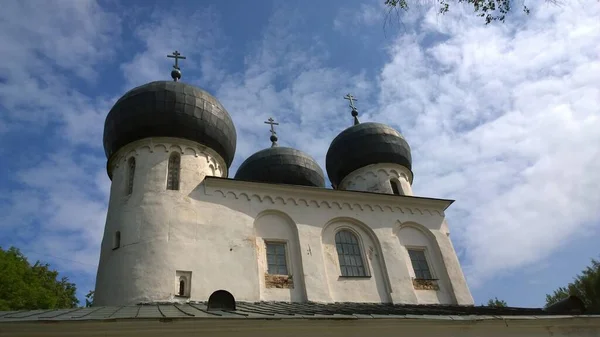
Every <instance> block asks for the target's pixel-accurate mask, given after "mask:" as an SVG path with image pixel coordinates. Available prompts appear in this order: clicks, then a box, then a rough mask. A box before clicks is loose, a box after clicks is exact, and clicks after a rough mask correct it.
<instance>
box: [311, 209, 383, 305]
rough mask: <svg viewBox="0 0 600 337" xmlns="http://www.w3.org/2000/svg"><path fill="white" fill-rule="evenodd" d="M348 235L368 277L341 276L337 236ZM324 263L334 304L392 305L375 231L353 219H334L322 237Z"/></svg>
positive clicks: (324, 230)
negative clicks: (354, 244)
mask: <svg viewBox="0 0 600 337" xmlns="http://www.w3.org/2000/svg"><path fill="white" fill-rule="evenodd" d="M340 231H347V232H349V233H352V234H353V235H355V236H356V238H357V240H358V246H359V248H360V253H361V256H362V257H363V261H365V264H364V267H365V268H366V269H367V275H365V276H342V272H341V269H340V262H339V258H338V253H337V248H336V234H338V233H339V232H340ZM321 243H322V245H323V249H322V251H323V261H324V263H325V271H326V274H327V282H328V285H329V289H330V291H331V298H332V299H333V301H334V302H384V303H385V302H391V296H390V292H391V290H390V289H391V287H390V281H389V278H388V274H387V270H386V267H385V262H384V260H383V254H382V250H381V245H380V244H379V240H378V239H377V236H376V235H375V233H374V232H373V230H372V229H371V228H370V227H369V226H367V225H366V224H364V223H362V222H360V221H358V220H356V219H352V218H335V219H332V220H330V221H329V222H327V223H326V224H325V226H324V227H323V231H322V233H321Z"/></svg>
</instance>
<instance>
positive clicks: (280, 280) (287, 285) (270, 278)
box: [265, 274, 294, 289]
mask: <svg viewBox="0 0 600 337" xmlns="http://www.w3.org/2000/svg"><path fill="white" fill-rule="evenodd" d="M265 285H266V287H267V288H282V289H294V280H293V279H292V276H290V275H271V274H265Z"/></svg>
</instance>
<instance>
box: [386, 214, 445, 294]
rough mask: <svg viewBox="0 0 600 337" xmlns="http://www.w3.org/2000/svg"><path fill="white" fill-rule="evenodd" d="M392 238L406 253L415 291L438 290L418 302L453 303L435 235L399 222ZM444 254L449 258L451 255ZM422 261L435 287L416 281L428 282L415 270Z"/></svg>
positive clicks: (441, 254) (412, 224) (412, 223)
mask: <svg viewBox="0 0 600 337" xmlns="http://www.w3.org/2000/svg"><path fill="white" fill-rule="evenodd" d="M394 234H395V235H396V236H397V237H398V242H399V244H400V245H401V246H402V248H403V250H404V251H405V254H406V255H404V256H405V257H404V259H405V261H406V266H407V267H408V268H409V272H410V273H411V274H413V272H414V277H415V278H414V279H413V285H414V286H415V288H416V289H426V290H431V289H432V288H430V287H432V286H433V289H434V290H439V291H436V292H435V293H433V294H429V295H424V294H423V295H418V296H423V298H421V299H420V301H423V302H429V303H448V304H449V303H456V298H455V297H454V292H453V290H452V284H451V282H450V278H449V276H448V270H447V268H446V265H445V263H444V256H443V253H442V250H441V249H440V246H439V244H438V241H437V238H436V236H435V234H434V233H433V232H432V231H431V230H430V229H428V228H427V227H425V226H424V225H422V224H419V223H416V222H412V221H411V222H398V224H397V225H396V226H395V228H394ZM419 251H420V252H419ZM415 252H416V253H418V255H420V257H416V256H415V255H414V254H415ZM446 253H448V254H452V253H453V252H446ZM411 254H412V256H411ZM419 259H421V262H419V261H418V260H419ZM413 260H415V261H413ZM423 261H425V262H426V263H427V269H428V270H429V278H432V279H434V281H433V282H434V283H431V282H430V283H431V284H430V283H428V281H427V280H424V281H423V280H419V279H420V278H423V277H424V278H428V276H422V275H421V276H419V275H418V270H417V269H422V268H423V265H422V262H423ZM415 265H416V267H415ZM423 282H425V283H423ZM423 287H424V288H423Z"/></svg>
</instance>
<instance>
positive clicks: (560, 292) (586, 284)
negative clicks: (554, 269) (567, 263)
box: [546, 259, 600, 314]
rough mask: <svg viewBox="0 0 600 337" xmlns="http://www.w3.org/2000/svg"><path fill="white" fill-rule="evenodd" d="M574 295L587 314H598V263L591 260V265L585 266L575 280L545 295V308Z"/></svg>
mask: <svg viewBox="0 0 600 337" xmlns="http://www.w3.org/2000/svg"><path fill="white" fill-rule="evenodd" d="M569 295H574V296H577V297H579V298H580V299H581V300H582V301H583V303H584V304H585V307H586V308H587V311H588V313H598V314H600V261H596V260H594V259H592V265H591V266H587V267H586V268H585V269H584V270H583V271H582V272H581V274H578V275H577V276H576V277H575V280H574V281H573V282H571V283H569V284H568V285H567V286H566V287H560V288H558V289H556V290H555V291H554V293H552V294H551V295H546V307H547V306H549V305H552V304H554V303H556V302H559V301H561V300H564V299H565V298H567V297H569Z"/></svg>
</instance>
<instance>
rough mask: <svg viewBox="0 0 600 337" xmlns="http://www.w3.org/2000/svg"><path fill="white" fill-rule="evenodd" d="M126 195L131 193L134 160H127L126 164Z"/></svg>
mask: <svg viewBox="0 0 600 337" xmlns="http://www.w3.org/2000/svg"><path fill="white" fill-rule="evenodd" d="M127 164H128V165H127V195H129V194H131V192H133V178H134V177H135V158H134V157H131V158H129V161H128V162H127Z"/></svg>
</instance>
